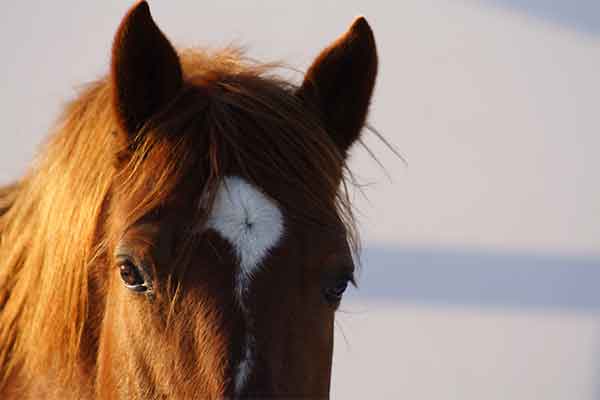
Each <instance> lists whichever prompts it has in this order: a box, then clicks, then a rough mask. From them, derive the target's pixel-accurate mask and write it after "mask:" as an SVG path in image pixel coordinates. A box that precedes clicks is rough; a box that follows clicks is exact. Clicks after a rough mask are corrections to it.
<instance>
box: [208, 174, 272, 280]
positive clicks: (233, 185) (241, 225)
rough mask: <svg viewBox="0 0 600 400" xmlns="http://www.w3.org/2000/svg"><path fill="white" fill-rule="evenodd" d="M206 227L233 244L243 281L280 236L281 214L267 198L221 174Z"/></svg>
mask: <svg viewBox="0 0 600 400" xmlns="http://www.w3.org/2000/svg"><path fill="white" fill-rule="evenodd" d="M208 227H209V228H212V229H214V230H215V231H217V232H218V233H219V234H220V235H221V236H223V238H224V239H226V240H227V241H228V242H229V243H231V245H232V246H233V249H234V250H235V253H236V255H237V258H238V261H239V263H240V273H241V275H242V282H244V281H246V280H247V279H248V278H251V277H252V275H253V274H254V273H255V272H256V270H258V269H259V268H260V263H261V261H263V260H264V258H265V256H266V255H267V254H268V252H269V250H271V249H272V248H273V247H275V245H276V244H277V242H278V241H279V239H280V238H281V236H282V234H283V216H282V215H281V211H280V210H279V208H278V207H277V205H276V204H275V203H274V202H273V201H272V200H271V199H269V198H268V197H267V196H265V195H264V194H263V193H262V192H261V191H259V190H258V189H256V188H254V187H253V186H252V185H251V184H249V183H248V182H246V181H245V180H243V179H242V178H239V177H237V176H233V177H227V178H225V179H224V181H223V183H222V184H221V187H220V188H219V190H218V191H217V195H216V198H215V202H214V205H213V209H212V212H211V214H210V217H209V218H208Z"/></svg>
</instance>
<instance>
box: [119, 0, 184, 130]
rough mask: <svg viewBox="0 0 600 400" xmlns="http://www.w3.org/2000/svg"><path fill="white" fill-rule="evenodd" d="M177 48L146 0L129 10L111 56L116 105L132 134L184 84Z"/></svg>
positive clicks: (126, 128) (122, 121)
mask: <svg viewBox="0 0 600 400" xmlns="http://www.w3.org/2000/svg"><path fill="white" fill-rule="evenodd" d="M182 76H183V75H182V70H181V64H180V62H179V57H178V56H177V52H176V51H175V49H174V48H173V46H172V45H171V43H170V42H169V40H168V39H167V38H166V37H165V35H164V34H163V33H162V32H161V31H160V29H159V28H158V26H156V24H155V23H154V21H153V20H152V15H151V14H150V8H149V7H148V3H146V2H145V1H139V2H138V3H136V4H135V5H134V6H133V7H132V8H131V9H130V10H129V12H128V13H127V15H126V16H125V18H123V21H122V22H121V25H120V26H119V30H118V31H117V34H116V36H115V39H114V42H113V49H112V60H111V84H112V90H113V107H114V111H115V114H116V117H117V121H118V123H119V125H120V128H121V129H122V130H124V131H125V133H126V134H127V135H129V136H130V138H132V137H133V136H134V135H135V134H136V133H137V132H138V130H139V129H140V128H141V127H142V126H143V125H144V124H145V123H146V122H147V121H148V120H149V119H150V118H151V117H152V116H153V115H154V114H156V113H157V112H159V111H160V110H161V108H163V107H164V106H165V105H166V104H168V103H169V102H170V101H171V100H172V99H173V98H175V96H176V95H177V93H178V92H179V90H180V89H181V88H182V86H183V77H182Z"/></svg>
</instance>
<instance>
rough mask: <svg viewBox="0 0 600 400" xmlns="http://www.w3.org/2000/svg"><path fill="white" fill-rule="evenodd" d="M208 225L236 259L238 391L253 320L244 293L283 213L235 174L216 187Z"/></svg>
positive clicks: (249, 362) (247, 367) (250, 362)
mask: <svg viewBox="0 0 600 400" xmlns="http://www.w3.org/2000/svg"><path fill="white" fill-rule="evenodd" d="M208 228H210V229H214V230H215V231H217V232H218V233H219V234H220V235H221V236H222V237H223V238H224V239H226V240H227V241H228V242H229V243H230V244H231V245H232V247H233V249H234V251H235V253H236V256H237V258H238V261H239V268H240V269H239V273H238V274H237V279H236V280H237V284H236V290H237V295H238V296H237V298H238V302H239V304H240V306H241V308H242V310H243V311H244V314H245V319H246V328H247V332H246V338H245V340H246V344H245V346H244V347H245V348H244V352H243V355H242V359H241V360H240V362H239V364H238V366H237V371H236V374H235V379H234V386H235V388H234V390H235V392H236V393H237V394H239V393H241V391H242V390H243V389H244V386H245V385H246V383H247V380H248V378H249V376H250V374H251V372H252V368H253V366H254V348H255V341H254V336H253V334H252V328H253V319H252V317H251V315H250V314H249V312H248V309H247V308H246V305H245V303H244V297H245V296H244V293H245V290H246V289H247V288H248V284H249V282H250V280H251V278H252V276H253V275H254V274H255V273H256V271H258V270H259V269H260V267H261V265H262V264H261V262H262V261H263V260H264V259H265V257H266V256H267V255H268V253H269V251H270V250H271V249H273V248H274V247H275V246H276V245H277V243H278V242H279V240H280V239H281V236H282V235H283V216H282V215H281V211H280V210H279V208H278V207H277V205H276V204H275V203H274V202H273V201H272V200H271V199H269V198H268V197H267V196H265V195H264V194H263V193H262V192H261V191H260V190H258V189H256V188H255V187H253V186H252V185H251V184H249V183H248V182H246V181H245V180H243V179H242V178H239V177H227V178H225V179H224V181H223V183H222V184H221V187H220V188H219V189H218V191H217V194H216V198H215V202H214V204H213V209H212V211H211V214H210V216H209V218H208Z"/></svg>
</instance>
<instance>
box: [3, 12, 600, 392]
mask: <svg viewBox="0 0 600 400" xmlns="http://www.w3.org/2000/svg"><path fill="white" fill-rule="evenodd" d="M129 5H130V2H127V1H114V0H111V1H106V0H105V1H102V2H100V1H97V2H81V1H59V0H55V1H52V2H48V1H39V0H38V1H27V2H21V1H16V0H9V1H4V2H3V4H2V6H3V7H2V8H3V11H2V13H1V15H0V47H1V48H2V50H3V51H2V56H1V61H2V62H1V63H0V76H1V80H2V90H1V91H0V110H2V111H1V115H2V122H1V125H0V127H1V130H2V134H1V140H0V184H2V183H7V182H9V181H11V180H12V179H15V178H16V177H18V176H19V175H21V174H22V173H23V172H24V171H25V169H26V167H27V165H28V163H29V162H30V160H31V159H32V157H33V155H34V154H35V151H36V148H37V147H38V145H39V144H40V143H41V142H42V141H43V139H44V137H46V135H47V132H48V130H49V129H50V127H51V126H52V125H53V123H54V121H55V120H56V118H57V116H58V114H59V112H60V110H61V109H62V107H63V105H64V104H65V102H66V101H68V100H69V99H71V98H73V96H74V95H75V94H76V93H77V89H78V88H79V87H81V85H82V84H84V83H86V82H90V81H92V80H94V79H96V78H98V77H100V76H101V75H103V74H104V73H105V72H106V71H107V67H108V60H109V49H110V45H111V41H112V37H113V34H114V32H115V29H116V27H117V25H118V23H119V22H120V19H121V17H122V16H123V14H124V12H125V11H126V9H127V8H128V7H129ZM150 5H151V7H152V11H153V14H154V17H155V19H156V21H157V22H158V24H159V25H160V26H161V27H162V29H163V31H164V32H166V33H167V35H168V36H169V37H170V38H171V39H172V40H173V41H174V43H176V44H177V45H179V46H186V47H187V46H211V47H217V46H222V45H227V44H229V43H238V44H242V45H245V46H247V47H248V49H249V51H248V54H249V55H250V56H252V57H253V58H257V59H260V60H263V61H274V60H283V61H285V62H286V63H287V64H288V65H290V66H292V67H295V68H298V69H300V70H303V69H306V68H307V67H308V65H309V64H310V62H311V61H312V59H313V58H314V57H315V56H316V55H317V53H318V52H319V51H320V49H322V48H323V47H325V46H326V45H327V44H328V43H329V42H330V41H332V40H333V39H335V38H336V37H337V36H339V35H340V34H341V33H342V32H344V31H345V29H346V28H347V26H348V25H349V24H350V23H351V21H352V20H353V18H354V17H355V16H357V15H365V16H366V17H367V19H368V21H369V22H370V24H371V25H372V27H373V30H374V31H375V35H376V38H377V41H378V48H379V53H380V65H381V69H380V75H379V79H378V84H377V88H376V93H375V98H374V101H373V104H372V109H371V111H372V112H371V115H370V121H371V124H372V125H373V126H374V127H376V128H377V129H378V130H379V131H380V132H381V133H382V134H383V135H384V136H385V137H386V138H387V139H388V140H389V141H390V142H392V143H393V144H394V146H395V147H396V148H397V149H398V150H399V151H400V152H401V154H402V155H403V156H404V157H405V159H406V160H407V164H404V163H403V162H402V161H401V160H400V159H398V158H397V157H395V156H394V155H393V154H392V153H391V152H390V151H389V150H388V149H386V148H385V146H383V145H382V144H381V143H379V142H378V141H377V140H375V138H374V135H373V134H371V133H369V132H365V142H366V143H367V144H368V145H369V146H370V148H371V149H372V151H373V152H374V153H375V154H376V155H377V157H378V158H379V160H380V161H381V162H382V163H383V165H384V166H385V169H386V170H385V171H383V170H382V169H381V168H380V167H379V166H378V165H377V163H375V162H374V161H373V160H372V159H371V158H370V157H369V155H368V153H367V152H366V151H365V150H364V149H362V148H361V147H357V148H355V149H354V150H355V151H354V152H353V153H352V160H351V165H352V169H353V170H354V171H355V173H356V175H357V176H358V177H359V178H360V181H361V182H362V183H364V184H365V185H366V187H365V188H364V190H363V194H361V193H356V195H355V200H356V204H357V209H358V212H359V215H360V221H361V228H362V232H363V239H364V253H363V257H362V259H363V267H362V270H361V274H360V288H359V289H358V290H353V291H352V293H349V295H348V296H347V298H346V300H345V301H344V303H343V304H342V307H341V311H340V312H339V314H338V317H337V323H336V348H335V355H334V376H333V389H332V391H333V398H337V399H365V398H367V399H369V398H373V399H374V398H377V399H396V398H411V399H469V400H470V399H472V400H475V399H482V398H485V399H515V400H521V399H522V400H525V399H533V398H538V399H582V400H583V399H598V398H600V290H598V287H599V285H600V157H599V156H598V150H599V149H600V111H599V108H598V106H599V104H600V95H599V93H600V78H599V77H598V74H599V71H600V2H598V1H597V0H589V1H584V0H581V1H575V0H572V1H566V0H563V1H552V0H545V1H544V0H487V1H486V0H480V1H478V0H472V1H468V0H465V1H460V0H453V1H450V0H400V1H395V2H392V1H383V0H380V1H375V0H371V1H358V0H344V1H327V0H319V1H317V0H305V1H302V2H289V1H253V2H249V1H246V2H233V1H218V2H217V1H191V0H190V1H178V2H176V3H175V2H172V1H166V0H154V1H150ZM284 73H285V74H287V75H286V76H288V77H289V78H290V79H293V80H299V79H300V77H301V76H300V75H298V74H295V73H293V72H291V71H284ZM290 362H292V361H290Z"/></svg>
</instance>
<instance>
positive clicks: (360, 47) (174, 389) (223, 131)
mask: <svg viewBox="0 0 600 400" xmlns="http://www.w3.org/2000/svg"><path fill="white" fill-rule="evenodd" d="M376 65H377V59H376V53H375V47H374V41H373V37H372V33H371V31H370V28H369V27H368V25H367V24H366V22H365V21H364V20H362V19H359V20H357V22H355V24H354V25H353V26H352V28H351V29H350V30H349V31H348V33H347V34H345V35H344V36H343V37H342V38H340V39H339V40H338V41H337V42H335V43H334V44H333V45H332V46H330V47H329V48H327V49H326V50H325V51H323V52H322V53H321V55H320V56H319V57H318V58H317V60H316V61H315V63H314V64H313V66H312V67H311V68H310V70H309V72H308V73H307V76H306V78H305V81H304V83H303V84H302V85H301V87H300V88H298V89H297V90H295V91H291V90H288V89H286V90H284V89H281V87H279V86H277V87H276V85H275V84H273V85H271V86H269V84H265V82H264V80H261V79H262V78H258V77H257V76H250V77H249V76H248V75H247V74H244V73H238V72H237V71H231V70H228V71H220V70H218V68H216V69H217V70H216V71H210V73H209V72H207V71H204V76H200V78H198V76H197V75H198V74H196V73H190V72H189V71H188V69H189V68H188V67H189V66H187V65H186V62H184V61H183V60H181V59H180V56H179V55H178V54H177V52H176V51H175V50H174V49H173V47H172V46H171V44H170V43H169V41H168V40H167V39H166V37H165V36H164V35H163V34H162V32H161V31H160V30H159V29H158V28H157V27H156V25H155V24H154V22H153V21H152V19H151V16H150V14H149V10H148V6H147V5H146V3H145V2H140V3H138V4H137V5H136V6H135V7H134V8H133V9H132V10H131V11H130V12H129V14H128V15H127V16H126V17H125V19H124V21H123V22H122V24H121V27H120V29H119V31H118V33H117V36H116V38H115V43H114V47H113V60H112V70H111V77H110V79H111V85H112V87H113V108H114V116H115V122H116V125H117V126H118V129H117V135H116V143H117V147H118V151H117V157H116V162H115V165H116V167H115V168H116V169H117V173H116V175H115V176H116V179H115V183H114V187H113V192H112V196H111V199H110V205H109V213H108V215H109V217H108V219H107V221H106V224H105V227H104V229H105V230H106V233H107V237H108V239H107V243H108V244H107V248H108V251H107V255H108V256H107V257H108V259H109V265H110V268H108V269H107V271H108V274H107V275H106V279H105V282H106V285H105V292H106V303H105V311H104V317H103V322H102V328H101V333H100V338H99V343H100V346H99V355H98V360H99V363H98V378H97V381H98V391H99V392H100V394H102V395H104V396H106V397H111V398H114V397H119V396H121V397H127V398H136V397H139V398H142V397H143V398H157V397H170V398H197V397H208V398H214V397H216V398H219V397H223V396H228V397H229V396H231V397H257V396H258V397H261V396H288V397H289V396H311V397H327V396H328V393H329V382H330V375H331V356H332V349H333V322H334V314H335V310H336V309H337V307H338V305H339V301H340V299H341V296H342V294H343V292H344V290H345V288H346V286H347V285H348V284H349V283H351V282H353V271H354V265H353V262H352V255H351V251H350V246H349V245H348V232H347V229H348V227H347V224H345V223H343V222H342V221H343V218H342V216H340V212H339V208H340V207H339V197H338V194H339V193H338V187H339V185H340V183H341V179H342V171H343V168H344V166H345V157H346V153H347V151H348V149H349V147H350V146H351V145H352V143H354V142H355V141H356V139H357V138H358V137H359V133H360V130H361V128H362V126H363V124H364V120H365V118H366V114H367V109H368V104H369V100H370V96H371V92H372V89H373V84H374V79H375V72H376ZM221 67H222V66H221ZM207 82H208V83H207ZM257 82H258V83H257ZM260 82H262V83H260ZM261 85H262V86H261ZM259 87H260V88H262V89H260V90H259V89H257V88H259ZM257 90H259V91H260V93H258V94H256V93H254V92H256V91H257ZM234 93H235V94H236V95H237V96H240V93H241V97H239V98H237V99H238V100H237V103H236V100H233V98H234V97H233V96H234V95H233V94H234ZM253 93H254V95H252V94H253ZM273 93H275V94H273ZM216 96H221V97H220V98H221V100H222V102H221V103H222V104H225V105H226V106H223V107H222V108H219V107H218V106H216V105H215V104H216V100H215V99H214V97H216ZM275 98H276V99H277V100H273V99H275ZM269 99H271V100H269ZM221 103H220V104H221ZM265 103H267V104H271V108H269V107H267V108H266V109H265V108H264V107H265ZM232 104H233V105H232ZM261 107H262V108H261ZM290 108H291V109H293V110H292V111H290V110H289V109H290ZM215 109H217V110H218V111H219V112H220V114H223V113H225V112H227V113H229V114H228V115H227V117H226V118H224V119H219V117H218V116H217V117H215V116H214V115H213V114H219V112H216V111H215ZM190 110H196V111H197V112H196V111H193V112H192V111H190ZM252 110H258V111H256V112H254V113H253V112H252ZM202 113H205V114H206V115H213V117H214V120H211V119H210V118H209V117H203V118H201V119H202V121H203V122H202V123H196V122H190V121H192V120H190V119H186V118H187V117H186V118H184V117H182V115H184V116H187V115H192V114H194V115H196V114H202ZM220 114H219V115H220ZM281 115H283V117H281ZM286 117H288V118H286ZM207 120H208V121H209V123H208V126H207V125H206V124H207V122H206V121H207ZM210 121H213V122H212V123H210ZM215 121H216V122H218V123H216V122H215ZM261 121H263V122H261ZM265 121H266V122H265ZM299 121H300V122H299ZM305 121H316V122H315V123H314V124H313V125H311V123H309V122H305ZM307 127H308V128H311V127H313V128H314V129H312V128H311V129H308V128H307ZM215 132H217V133H215ZM240 132H241V134H243V138H242V139H240V136H239V135H238V136H236V134H237V133H240ZM285 132H288V134H287V136H286V133H285ZM290 132H291V134H289V133H290ZM311 135H312V136H311ZM282 137H283V138H284V139H281V138H282ZM223 138H225V139H223ZM232 142H233V144H232ZM315 143H316V144H315ZM224 148H227V149H230V150H228V151H226V150H223V149H224ZM231 149H233V150H231ZM267 149H268V150H267ZM244 157H245V158H244ZM240 159H242V161H240ZM265 165H266V167H265ZM315 198H317V199H316V200H315ZM342 214H343V213H342Z"/></svg>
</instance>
